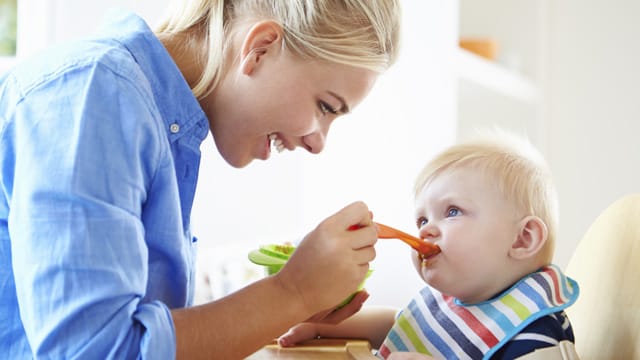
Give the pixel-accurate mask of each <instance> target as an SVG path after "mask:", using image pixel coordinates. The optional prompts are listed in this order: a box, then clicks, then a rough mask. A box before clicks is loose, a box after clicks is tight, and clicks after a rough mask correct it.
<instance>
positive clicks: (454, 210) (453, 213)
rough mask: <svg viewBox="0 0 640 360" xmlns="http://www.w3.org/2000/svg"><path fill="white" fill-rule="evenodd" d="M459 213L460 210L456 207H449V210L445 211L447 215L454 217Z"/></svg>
mask: <svg viewBox="0 0 640 360" xmlns="http://www.w3.org/2000/svg"><path fill="white" fill-rule="evenodd" d="M458 215H460V210H459V209H457V208H454V207H452V208H449V211H447V217H454V216H458Z"/></svg>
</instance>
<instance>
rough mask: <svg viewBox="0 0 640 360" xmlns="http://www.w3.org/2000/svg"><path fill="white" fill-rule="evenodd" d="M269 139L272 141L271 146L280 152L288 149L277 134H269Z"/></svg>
mask: <svg viewBox="0 0 640 360" xmlns="http://www.w3.org/2000/svg"><path fill="white" fill-rule="evenodd" d="M269 140H270V141H271V147H273V148H275V149H276V151H278V152H279V153H281V152H283V151H285V150H286V148H285V147H284V143H283V142H282V140H281V139H280V138H279V137H278V135H277V134H274V133H271V134H269Z"/></svg>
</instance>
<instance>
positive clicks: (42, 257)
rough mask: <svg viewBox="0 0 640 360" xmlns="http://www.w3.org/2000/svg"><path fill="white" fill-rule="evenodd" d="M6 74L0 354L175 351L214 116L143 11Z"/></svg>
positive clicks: (1, 133) (1, 112)
mask: <svg viewBox="0 0 640 360" xmlns="http://www.w3.org/2000/svg"><path fill="white" fill-rule="evenodd" d="M111 20H112V22H111V23H110V24H109V25H108V26H107V27H106V28H105V29H103V30H102V31H101V33H100V35H99V37H96V38H94V39H92V40H90V41H83V42H79V43H78V42H77V43H74V44H70V45H68V46H60V47H57V48H55V49H52V50H49V51H47V52H45V53H43V54H40V55H38V56H37V57H35V58H34V59H31V60H29V61H27V62H24V63H22V64H21V65H19V66H17V67H16V68H14V69H13V70H12V71H11V72H9V73H7V74H4V75H3V76H2V77H0V171H1V172H0V324H2V325H0V354H2V357H3V358H11V359H18V358H31V357H34V356H35V357H43V358H54V359H63V358H64V359H66V358H76V357H78V358H94V359H98V358H100V359H103V358H151V359H161V358H173V357H175V347H176V341H175V333H174V328H173V321H172V319H171V314H170V312H169V309H171V308H178V307H184V306H188V305H190V304H191V302H192V298H193V284H194V281H193V275H194V260H195V248H194V246H195V244H194V243H195V241H194V240H193V239H195V238H193V237H192V235H191V232H190V230H189V214H190V212H191V205H192V202H193V197H194V193H195V186H196V182H197V177H198V167H199V162H200V150H199V148H200V145H201V143H202V141H203V140H204V138H205V137H206V136H207V134H208V131H209V125H208V121H207V119H206V117H205V115H204V113H203V111H202V109H201V108H200V105H199V104H198V101H197V100H196V98H195V97H194V96H193V94H192V93H191V90H190V89H189V86H188V84H187V83H186V81H185V80H184V78H183V77H182V75H181V73H180V72H179V70H178V68H177V66H176V65H175V63H174V62H173V60H172V59H171V57H170V56H169V54H168V52H167V51H166V50H165V48H164V47H163V46H162V44H161V43H160V42H159V41H158V39H157V38H156V37H155V36H154V34H153V33H152V32H151V31H150V29H149V28H148V26H147V25H146V24H145V23H144V21H143V20H142V19H140V18H139V17H137V16H135V15H133V14H117V16H114V17H113V19H111Z"/></svg>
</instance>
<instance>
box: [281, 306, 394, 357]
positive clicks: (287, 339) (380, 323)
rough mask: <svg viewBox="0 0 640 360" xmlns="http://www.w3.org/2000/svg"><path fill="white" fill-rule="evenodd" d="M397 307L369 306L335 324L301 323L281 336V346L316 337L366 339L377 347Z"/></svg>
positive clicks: (389, 325)
mask: <svg viewBox="0 0 640 360" xmlns="http://www.w3.org/2000/svg"><path fill="white" fill-rule="evenodd" d="M396 313H397V309H393V308H388V307H367V308H363V309H362V310H360V311H359V312H358V313H357V314H355V315H353V316H352V317H350V318H348V319H346V320H344V321H343V322H341V323H339V324H335V325H330V324H316V323H308V322H307V323H301V324H298V325H296V326H294V327H292V328H291V329H290V330H289V331H288V332H287V333H286V334H284V335H282V336H280V338H279V339H278V343H279V344H280V345H281V346H285V347H286V346H293V345H295V344H297V343H299V342H302V341H304V340H309V339H313V338H315V337H318V336H320V337H329V338H351V339H366V340H368V341H369V343H370V344H371V347H373V348H374V349H377V348H378V347H379V346H380V345H381V344H382V341H383V340H384V338H385V337H386V336H387V333H388V332H389V330H390V329H391V327H392V326H393V322H394V321H395V317H396Z"/></svg>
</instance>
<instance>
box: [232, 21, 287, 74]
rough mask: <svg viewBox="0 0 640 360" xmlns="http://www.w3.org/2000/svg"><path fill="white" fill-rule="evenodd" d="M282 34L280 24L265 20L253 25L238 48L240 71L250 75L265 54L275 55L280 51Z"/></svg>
mask: <svg viewBox="0 0 640 360" xmlns="http://www.w3.org/2000/svg"><path fill="white" fill-rule="evenodd" d="M282 41H283V33H282V26H280V24H278V23H276V22H274V21H271V20H265V21H260V22H258V23H256V24H255V25H253V26H252V27H251V29H249V32H247V35H246V36H245V37H244V41H243V42H242V47H241V48H240V57H241V58H240V70H241V71H242V73H243V74H245V75H251V74H252V73H253V72H254V71H255V69H256V68H257V67H258V66H259V65H260V63H261V62H262V60H263V58H264V57H265V55H267V54H274V55H275V54H277V53H278V52H279V51H280V50H281V49H282Z"/></svg>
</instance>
